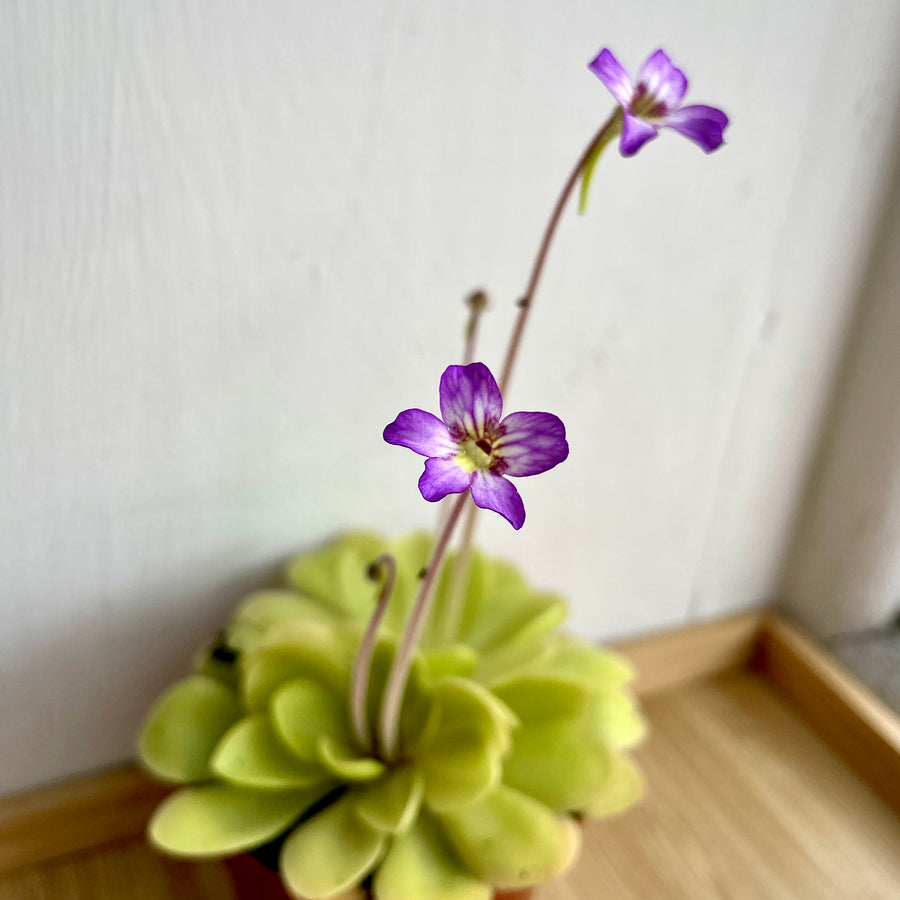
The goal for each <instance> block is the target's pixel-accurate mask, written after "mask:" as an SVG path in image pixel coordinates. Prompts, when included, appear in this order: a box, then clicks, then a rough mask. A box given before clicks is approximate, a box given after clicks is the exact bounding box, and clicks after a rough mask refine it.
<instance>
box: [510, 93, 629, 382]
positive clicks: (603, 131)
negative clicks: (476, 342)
mask: <svg viewBox="0 0 900 900" xmlns="http://www.w3.org/2000/svg"><path fill="white" fill-rule="evenodd" d="M618 120H619V111H618V109H617V110H616V111H615V112H614V113H613V114H612V115H611V116H610V117H609V118H608V119H607V120H606V122H604V123H603V125H602V126H601V127H600V130H599V131H598V132H597V133H596V134H595V135H594V137H593V139H592V140H591V142H590V143H589V144H588V145H587V147H586V148H585V151H584V153H582V154H581V156H580V157H579V159H578V162H577V163H575V168H574V169H573V170H572V173H571V174H570V175H569V178H568V180H567V181H566V183H565V185H564V186H563V189H562V192H561V193H560V195H559V199H558V200H557V201H556V206H554V207H553V212H552V213H551V214H550V221H549V222H548V223H547V227H546V228H545V229H544V236H543V238H542V239H541V243H540V246H539V247H538V252H537V256H536V257H535V259H534V264H533V265H532V267H531V277H530V278H529V279H528V286H527V287H526V288H525V293H524V294H523V295H522V297H521V299H520V300H519V315H518V316H517V317H516V323H515V325H514V326H513V332H512V336H511V337H510V340H509V345H508V347H507V349H506V359H505V360H504V361H503V369H502V371H501V374H500V393H501V394H503V395H505V394H506V389H507V387H509V380H510V377H511V376H512V370H513V365H514V364H515V361H516V355H517V353H518V352H519V344H521V343H522V333H523V332H524V331H525V323H526V321H527V320H528V311H529V310H530V309H531V304H532V301H533V300H534V295H535V292H536V291H537V287H538V282H539V281H540V279H541V274H542V273H543V271H544V263H545V262H546V260H547V253H548V252H549V250H550V245H551V244H552V243H553V237H554V235H555V234H556V226H557V225H558V224H559V219H560V217H561V216H562V211H563V209H565V206H566V203H567V202H568V199H569V196H570V195H571V193H572V190H573V189H574V187H575V185H576V184H577V182H578V176H579V175H581V172H582V169H584V167H585V164H586V163H587V161H588V160H589V159H590V158H591V156H592V155H593V153H594V151H595V150H596V149H597V147H598V146H599V145H601V144H603V143H605V142H606V141H607V140H609V138H610V136H611V133H612V131H613V129H614V128H616V127H618Z"/></svg>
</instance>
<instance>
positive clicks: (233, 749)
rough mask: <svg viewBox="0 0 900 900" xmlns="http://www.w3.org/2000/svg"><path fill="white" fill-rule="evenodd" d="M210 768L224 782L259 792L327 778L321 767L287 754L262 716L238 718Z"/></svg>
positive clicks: (220, 744)
mask: <svg viewBox="0 0 900 900" xmlns="http://www.w3.org/2000/svg"><path fill="white" fill-rule="evenodd" d="M211 767H212V771H213V772H214V773H215V774H216V775H218V776H219V777H220V778H224V779H225V780H226V781H230V782H233V783H234V784H238V785H242V786H244V787H250V788H259V789H261V790H266V789H271V790H275V789H290V788H300V787H309V786H311V785H314V784H320V783H322V782H323V781H326V780H327V779H328V777H329V776H328V774H327V773H326V772H325V770H324V769H323V768H322V766H320V765H317V764H314V763H308V762H302V761H301V760H299V759H297V757H296V756H294V755H293V754H291V753H289V752H288V750H287V749H286V748H285V746H284V744H282V742H281V740H280V739H279V738H278V735H277V734H276V733H275V731H274V729H273V728H272V725H271V724H270V722H269V720H268V718H267V717H266V716H265V715H264V714H262V713H257V714H256V715H252V716H248V717H247V718H245V719H242V720H241V721H240V722H238V723H236V724H235V725H233V726H232V727H231V728H230V729H229V730H228V731H227V732H226V733H225V735H224V737H223V738H222V740H220V741H219V743H218V745H217V746H216V749H215V753H214V754H213V757H212V762H211Z"/></svg>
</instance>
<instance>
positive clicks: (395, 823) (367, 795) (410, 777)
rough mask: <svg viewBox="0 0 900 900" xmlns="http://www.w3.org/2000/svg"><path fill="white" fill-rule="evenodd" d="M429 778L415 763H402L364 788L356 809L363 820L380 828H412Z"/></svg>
mask: <svg viewBox="0 0 900 900" xmlns="http://www.w3.org/2000/svg"><path fill="white" fill-rule="evenodd" d="M424 789H425V782H424V779H423V778H422V773H421V772H419V771H417V770H416V768H414V767H413V766H402V767H401V768H399V769H395V770H394V771H393V772H391V773H390V774H389V775H388V776H387V777H385V778H382V779H381V780H380V781H378V782H376V783H375V784H372V785H370V786H367V787H364V788H362V789H360V791H359V792H358V794H357V797H358V799H357V801H356V811H357V813H358V814H359V816H360V818H362V819H363V821H365V822H368V823H369V825H371V826H372V827H373V828H377V829H378V830H379V831H388V832H391V833H393V834H403V833H404V832H406V831H408V830H409V828H410V826H411V825H412V823H413V822H414V821H415V819H416V816H417V815H418V814H419V808H420V807H421V805H422V795H423V792H424Z"/></svg>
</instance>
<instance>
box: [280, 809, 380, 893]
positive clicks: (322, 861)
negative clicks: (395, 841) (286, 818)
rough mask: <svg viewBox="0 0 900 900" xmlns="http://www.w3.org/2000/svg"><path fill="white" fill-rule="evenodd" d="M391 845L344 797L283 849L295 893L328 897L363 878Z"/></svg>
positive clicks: (283, 868)
mask: <svg viewBox="0 0 900 900" xmlns="http://www.w3.org/2000/svg"><path fill="white" fill-rule="evenodd" d="M386 846H387V837H386V836H385V835H384V834H383V833H382V832H380V831H378V830H377V829H375V828H373V827H372V826H371V825H369V824H368V823H366V822H364V821H363V820H362V819H361V818H360V817H359V816H358V815H357V814H356V810H355V808H354V805H353V802H352V800H351V799H350V798H349V797H344V798H343V799H341V800H338V801H337V803H334V804H333V805H332V806H329V807H328V808H327V809H325V810H323V811H322V812H320V813H318V814H317V815H315V816H313V818H311V819H310V820H309V821H308V822H304V823H303V824H302V825H298V826H297V828H295V829H294V831H292V832H291V834H290V835H289V836H288V839H287V840H286V841H285V844H284V847H283V848H282V850H281V877H282V879H283V880H284V882H285V884H286V885H287V887H288V888H289V890H290V891H292V892H293V893H294V894H295V895H299V896H301V897H305V898H309V900H324V898H330V897H334V895H336V894H340V893H341V892H342V891H346V890H348V889H349V888H351V887H353V886H354V885H355V884H357V883H358V882H360V881H362V879H363V878H365V877H366V875H367V874H368V873H369V872H370V871H371V870H372V868H373V867H374V866H375V864H376V863H377V862H378V860H379V859H381V857H382V855H383V854H384V851H385V848H386Z"/></svg>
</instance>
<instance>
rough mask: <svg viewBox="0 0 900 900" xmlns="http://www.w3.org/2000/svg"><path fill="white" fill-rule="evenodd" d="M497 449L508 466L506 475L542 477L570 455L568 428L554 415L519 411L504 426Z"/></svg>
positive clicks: (506, 420)
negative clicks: (542, 473)
mask: <svg viewBox="0 0 900 900" xmlns="http://www.w3.org/2000/svg"><path fill="white" fill-rule="evenodd" d="M500 427H501V430H502V437H501V438H500V439H499V440H498V441H495V443H494V447H495V449H496V451H497V453H498V455H499V456H500V458H501V459H502V460H503V462H505V463H506V470H505V472H504V474H506V475H539V474H540V473H541V472H546V471H547V469H552V468H553V467H554V466H556V465H559V463H561V462H562V461H563V460H564V459H565V458H566V457H567V456H568V455H569V445H568V444H567V443H566V426H565V425H563V423H562V421H561V420H560V419H559V418H558V417H557V416H554V415H553V414H552V413H544V412H516V413H512V415H509V416H507V417H506V418H505V419H504V420H503V421H502V422H501V423H500Z"/></svg>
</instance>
